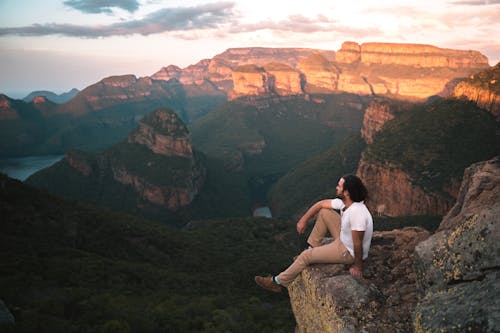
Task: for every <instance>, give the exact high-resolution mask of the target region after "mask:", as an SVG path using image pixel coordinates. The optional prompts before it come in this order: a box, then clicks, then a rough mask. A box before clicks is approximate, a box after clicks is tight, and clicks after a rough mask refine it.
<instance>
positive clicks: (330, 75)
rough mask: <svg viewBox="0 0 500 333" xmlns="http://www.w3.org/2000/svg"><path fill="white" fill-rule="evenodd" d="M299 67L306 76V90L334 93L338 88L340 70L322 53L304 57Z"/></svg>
mask: <svg viewBox="0 0 500 333" xmlns="http://www.w3.org/2000/svg"><path fill="white" fill-rule="evenodd" d="M297 69H298V70H299V71H300V72H301V73H303V74H304V76H305V80H306V84H305V87H304V91H305V92H307V93H332V92H334V91H335V90H337V81H338V78H339V70H338V69H337V68H336V67H335V66H334V64H333V63H332V62H330V61H328V60H327V59H326V58H325V57H324V56H322V55H321V54H313V55H311V56H309V57H307V58H304V59H302V60H301V61H300V62H299V63H298V64H297Z"/></svg>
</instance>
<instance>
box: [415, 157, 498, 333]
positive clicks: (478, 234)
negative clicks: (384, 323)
mask: <svg viewBox="0 0 500 333" xmlns="http://www.w3.org/2000/svg"><path fill="white" fill-rule="evenodd" d="M499 216H500V157H496V158H494V159H492V160H489V161H486V162H480V163H476V164H473V165H472V166H470V167H469V168H468V169H466V171H465V173H464V180H463V182H462V186H461V188H460V192H459V195H458V199H457V203H456V204H455V206H454V207H453V208H452V209H451V210H450V212H449V213H448V214H447V215H446V216H445V217H444V219H443V221H442V222H441V225H440V229H439V230H440V231H439V232H437V233H436V234H434V235H432V237H430V238H429V239H427V240H426V241H424V242H422V243H420V244H419V245H418V246H417V247H416V249H415V269H416V273H417V286H418V289H419V294H420V296H421V299H420V302H419V304H418V306H417V308H416V311H415V332H436V331H438V330H440V331H441V332H498V328H499V327H500V274H499V273H500V272H499V268H500V247H499V246H498V244H500V230H499V228H498V226H499V221H500V220H499V219H498V217H499Z"/></svg>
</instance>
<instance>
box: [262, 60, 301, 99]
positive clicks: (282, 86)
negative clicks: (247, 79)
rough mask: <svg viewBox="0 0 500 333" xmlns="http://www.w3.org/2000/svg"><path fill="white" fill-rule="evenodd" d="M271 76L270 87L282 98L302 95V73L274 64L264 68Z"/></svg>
mask: <svg viewBox="0 0 500 333" xmlns="http://www.w3.org/2000/svg"><path fill="white" fill-rule="evenodd" d="M264 70H265V71H266V72H267V73H269V74H270V80H271V82H270V86H271V87H272V89H273V90H274V92H275V93H276V94H278V95H280V96H287V95H298V94H301V93H302V78H301V75H300V72H298V71H296V70H294V69H293V68H292V67H290V66H288V65H285V64H281V63H276V62H272V63H270V64H267V65H265V66H264Z"/></svg>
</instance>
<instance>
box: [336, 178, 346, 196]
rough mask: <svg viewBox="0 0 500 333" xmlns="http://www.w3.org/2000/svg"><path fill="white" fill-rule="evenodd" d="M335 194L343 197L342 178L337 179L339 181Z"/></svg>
mask: <svg viewBox="0 0 500 333" xmlns="http://www.w3.org/2000/svg"><path fill="white" fill-rule="evenodd" d="M336 188H337V195H338V196H339V198H341V199H343V198H344V178H340V179H339V183H338V184H337V187H336Z"/></svg>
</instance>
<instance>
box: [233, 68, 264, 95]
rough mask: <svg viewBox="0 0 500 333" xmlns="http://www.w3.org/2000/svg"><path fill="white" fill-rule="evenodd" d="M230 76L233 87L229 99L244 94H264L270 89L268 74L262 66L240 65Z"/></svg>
mask: <svg viewBox="0 0 500 333" xmlns="http://www.w3.org/2000/svg"><path fill="white" fill-rule="evenodd" d="M232 76H233V86H234V87H233V91H232V92H230V94H229V96H228V98H229V99H234V98H237V97H239V96H244V95H266V94H269V92H270V91H271V85H270V84H271V81H270V80H269V74H268V73H267V72H266V71H264V69H263V68H262V67H258V66H256V65H245V66H240V67H238V68H236V69H235V70H234V71H233V73H232Z"/></svg>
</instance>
